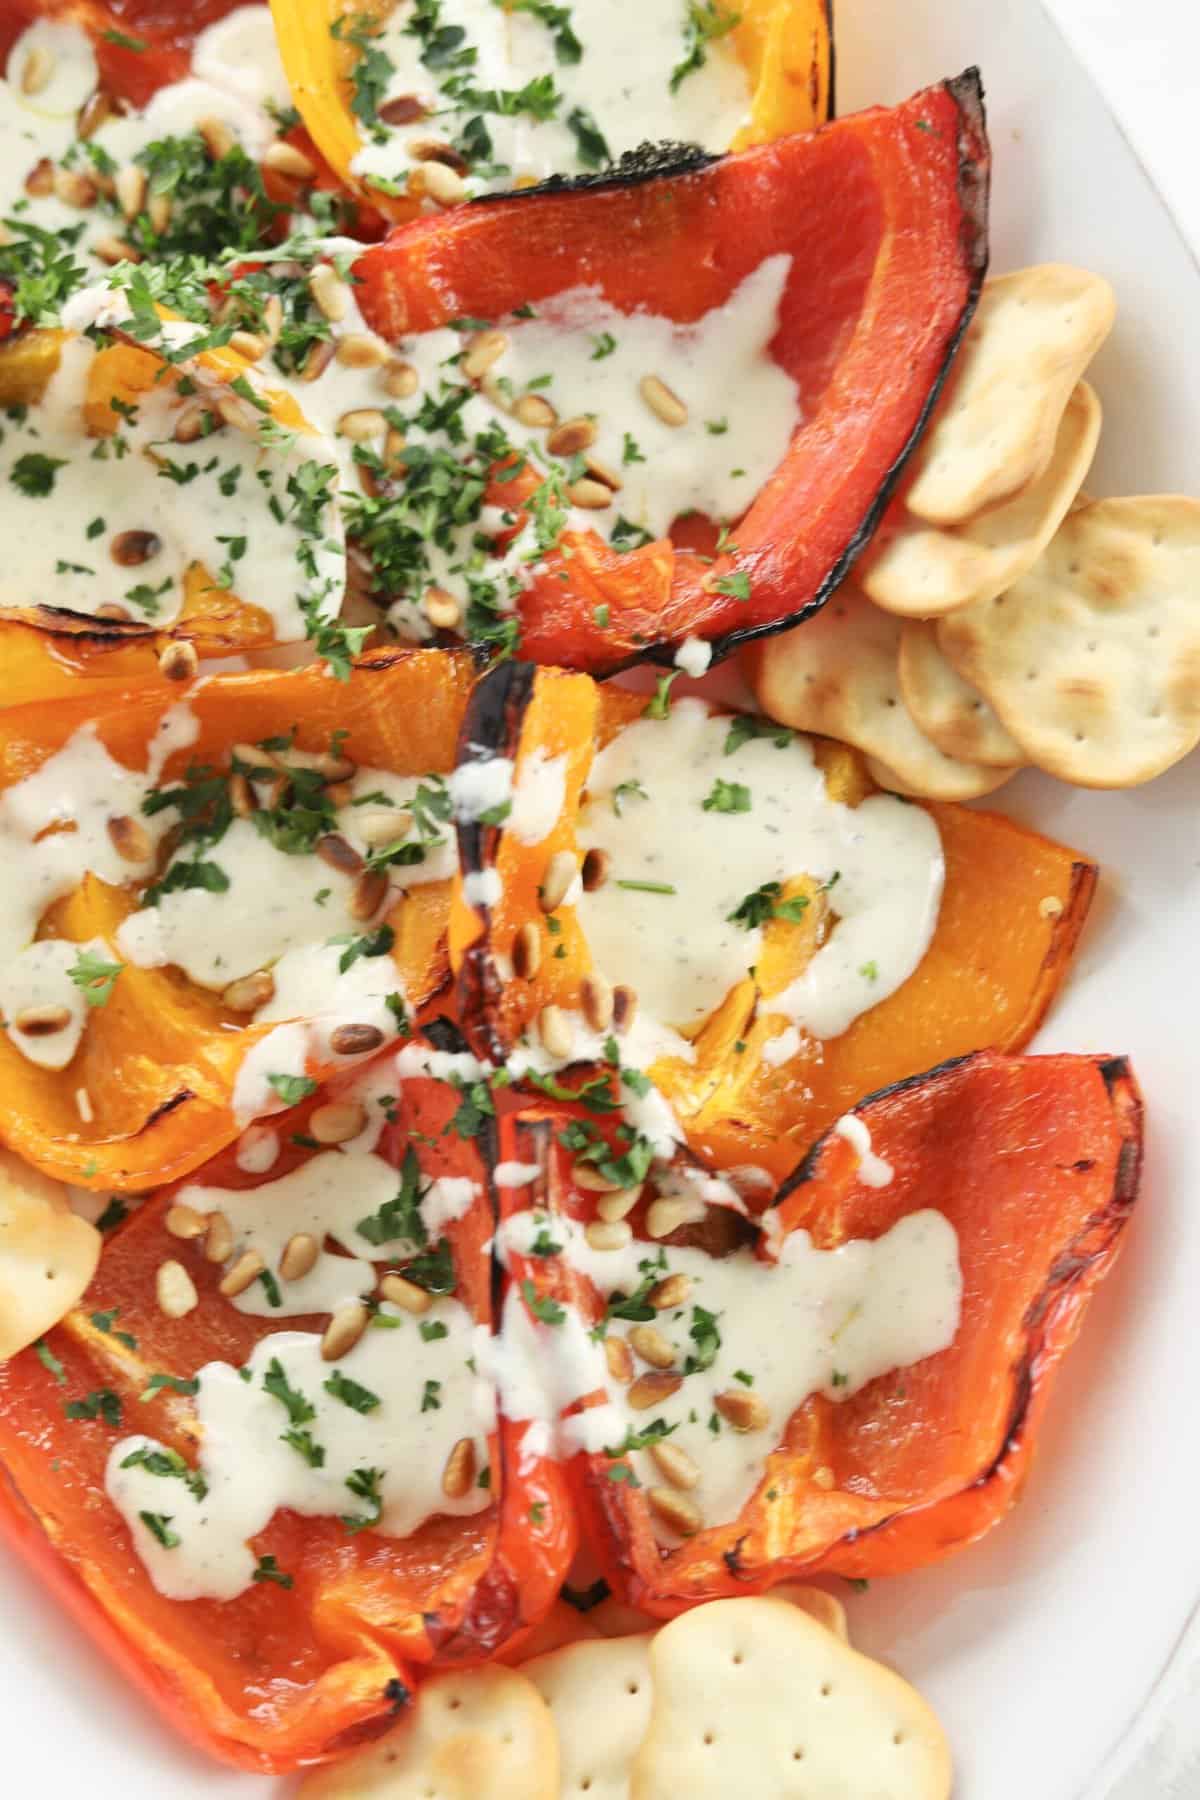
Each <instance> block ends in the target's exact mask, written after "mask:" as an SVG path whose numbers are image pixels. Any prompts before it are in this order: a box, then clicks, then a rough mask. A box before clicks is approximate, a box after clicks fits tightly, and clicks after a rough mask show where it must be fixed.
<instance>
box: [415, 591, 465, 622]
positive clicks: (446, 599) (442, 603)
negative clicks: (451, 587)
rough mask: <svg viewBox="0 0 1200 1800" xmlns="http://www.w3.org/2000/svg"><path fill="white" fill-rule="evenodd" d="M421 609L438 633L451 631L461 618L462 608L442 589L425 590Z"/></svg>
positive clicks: (452, 596)
mask: <svg viewBox="0 0 1200 1800" xmlns="http://www.w3.org/2000/svg"><path fill="white" fill-rule="evenodd" d="M421 607H422V610H423V611H424V614H425V617H426V618H427V619H428V620H429V623H430V624H431V625H433V626H435V627H436V629H437V630H438V631H453V630H454V629H455V628H456V627H457V625H458V623H459V621H460V620H461V618H462V607H461V606H460V605H459V603H458V601H457V600H456V599H455V597H454V595H453V594H451V593H450V592H449V591H448V590H447V589H446V588H444V587H431V588H426V590H425V593H424V596H423V597H422V600H421Z"/></svg>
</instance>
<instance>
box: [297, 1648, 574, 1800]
mask: <svg viewBox="0 0 1200 1800" xmlns="http://www.w3.org/2000/svg"><path fill="white" fill-rule="evenodd" d="M558 1793H559V1777H558V1738H557V1735H556V1733H555V1730H554V1721H553V1720H552V1719H551V1717H550V1711H549V1708H548V1707H547V1705H546V1703H545V1701H544V1700H543V1699H542V1696H541V1695H540V1694H539V1693H538V1691H537V1689H536V1688H535V1687H534V1685H533V1683H532V1682H531V1681H527V1680H526V1679H525V1677H524V1676H523V1675H519V1674H518V1673H517V1671H516V1670H515V1669H505V1668H502V1667H501V1666H500V1665H499V1664H497V1663H487V1664H484V1665H483V1666H482V1667H480V1668H474V1669H455V1670H452V1671H450V1672H448V1673H447V1674H444V1675H434V1676H432V1677H431V1678H430V1679H429V1680H428V1681H426V1682H424V1683H423V1684H422V1686H421V1687H420V1688H419V1689H418V1691H417V1696H416V1699H415V1700H414V1701H413V1703H412V1706H411V1707H410V1708H409V1710H408V1711H407V1713H406V1714H405V1715H404V1717H403V1718H402V1719H401V1721H400V1723H399V1724H398V1725H397V1726H396V1727H395V1728H394V1729H393V1730H392V1731H389V1732H388V1733H387V1735H386V1737H381V1738H377V1739H376V1740H375V1741H374V1742H373V1743H370V1744H365V1745H364V1746H363V1748H362V1749H361V1750H357V1751H355V1752H354V1753H353V1754H352V1755H351V1756H348V1757H347V1758H346V1760H345V1761H344V1762H340V1763H335V1764H334V1765H333V1766H332V1767H331V1768H327V1769H318V1770H317V1771H316V1772H315V1773H313V1774H312V1775H309V1776H307V1777H306V1778H305V1780H304V1781H302V1782H301V1784H300V1788H299V1792H298V1795H297V1800H427V1796H428V1795H430V1794H436V1795H437V1797H438V1800H558Z"/></svg>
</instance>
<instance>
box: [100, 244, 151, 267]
mask: <svg viewBox="0 0 1200 1800" xmlns="http://www.w3.org/2000/svg"><path fill="white" fill-rule="evenodd" d="M92 255H93V256H98V257H99V258H100V261H101V262H102V263H107V264H108V266H109V268H110V269H113V268H116V266H117V264H118V263H123V262H129V263H140V262H141V260H142V253H141V251H140V250H139V249H138V248H137V246H136V244H131V243H130V242H129V240H128V238H122V237H98V238H97V239H96V240H95V242H94V243H93V245H92Z"/></svg>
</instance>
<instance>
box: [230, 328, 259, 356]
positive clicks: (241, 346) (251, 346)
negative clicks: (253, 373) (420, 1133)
mask: <svg viewBox="0 0 1200 1800" xmlns="http://www.w3.org/2000/svg"><path fill="white" fill-rule="evenodd" d="M229 348H230V349H231V350H235V351H236V352H237V354H238V355H239V356H244V357H245V359H246V361H247V362H261V361H262V359H263V357H264V356H265V355H266V354H267V340H266V338H265V337H263V336H262V335H261V334H260V333H259V332H257V331H235V332H234V334H233V336H232V337H231V338H230V340H229Z"/></svg>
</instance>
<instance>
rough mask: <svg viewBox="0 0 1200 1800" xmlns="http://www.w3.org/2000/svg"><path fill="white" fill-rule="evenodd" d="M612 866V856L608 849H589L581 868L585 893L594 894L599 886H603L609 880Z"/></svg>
mask: <svg viewBox="0 0 1200 1800" xmlns="http://www.w3.org/2000/svg"><path fill="white" fill-rule="evenodd" d="M611 868H612V857H611V856H610V855H609V854H608V851H607V850H588V851H587V852H586V853H585V855H584V858H583V868H582V869H581V870H580V879H581V880H582V882H583V891H584V893H585V894H594V893H595V892H596V891H597V889H598V888H602V887H603V886H604V884H605V882H606V881H607V880H608V874H609V870H610V869H611Z"/></svg>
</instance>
